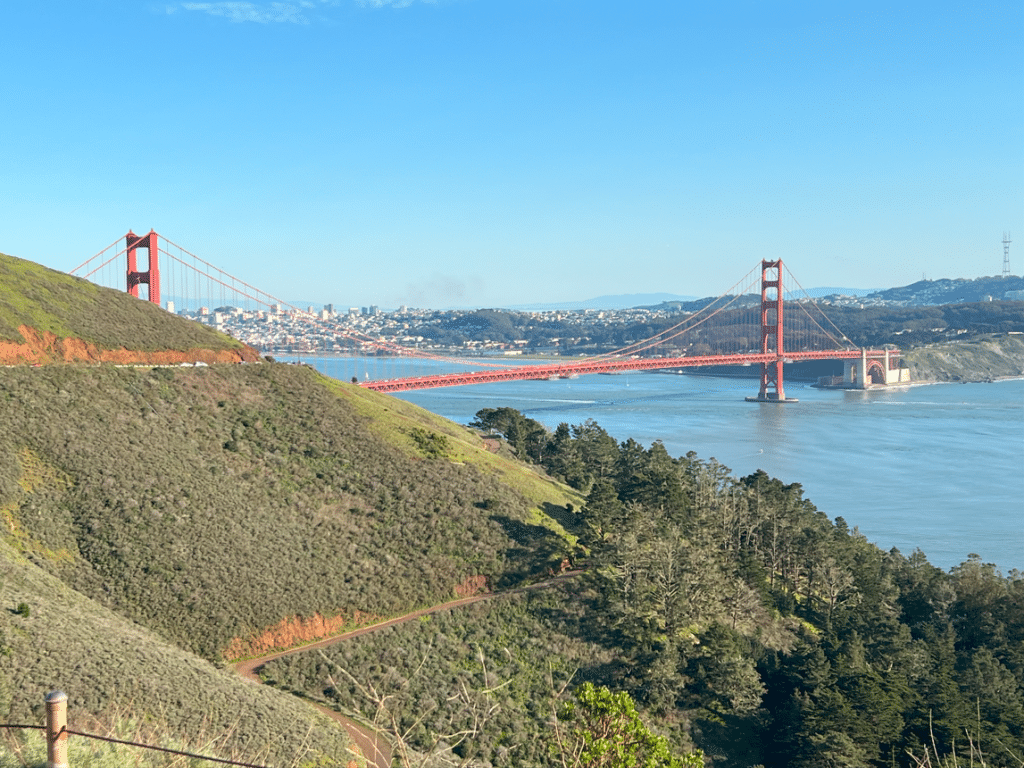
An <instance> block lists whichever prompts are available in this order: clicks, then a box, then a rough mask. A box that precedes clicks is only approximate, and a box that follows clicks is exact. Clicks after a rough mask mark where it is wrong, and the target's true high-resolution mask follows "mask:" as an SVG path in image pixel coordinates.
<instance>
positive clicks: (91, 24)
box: [0, 0, 1024, 307]
mask: <svg viewBox="0 0 1024 768" xmlns="http://www.w3.org/2000/svg"><path fill="white" fill-rule="evenodd" d="M0 21H2V23H0V41H2V42H3V45H2V46H0V61H2V62H3V72H4V74H3V75H0V77H2V78H3V92H4V94H5V102H6V106H7V110H6V114H7V117H6V119H5V121H4V122H3V123H2V124H0V160H2V161H3V168H4V172H3V174H0V201H2V202H3V206H4V210H5V211H6V216H5V217H4V219H5V220H4V227H3V230H2V231H3V235H2V237H0V251H3V252H5V253H10V254H11V255H14V256H19V257H21V258H27V259H31V260H33V261H37V262H40V263H43V264H45V265H47V266H49V267H52V268H55V269H61V270H69V269H71V268H72V267H74V266H75V265H76V264H78V263H80V262H81V261H83V260H85V259H86V258H88V257H89V256H91V255H92V254H93V253H95V252H96V251H98V250H99V249H101V248H103V247H104V246H105V245H107V244H108V243H109V242H110V241H111V240H112V239H113V238H115V237H117V236H118V235H120V234H121V233H123V232H125V231H127V230H128V229H129V228H131V229H133V230H134V231H135V232H137V233H141V232H146V231H148V230H149V229H150V228H153V229H156V230H157V231H158V232H161V233H162V234H164V235H166V236H168V237H170V238H172V239H173V240H174V241H176V242H178V243H180V244H182V245H183V246H185V247H187V248H188V249H189V250H191V251H193V252H194V253H197V254H199V255H200V256H202V257H203V258H204V259H207V260H209V261H211V262H213V263H215V264H216V265H217V266H219V267H221V268H223V269H225V270H226V271H228V272H229V273H231V274H234V275H237V276H239V277H242V278H244V279H246V280H248V281H249V282H252V283H253V284H255V285H258V286H261V287H265V288H267V289H268V290H272V292H273V293H274V294H275V295H277V296H280V297H282V298H285V299H289V300H292V299H294V300H299V301H310V302H315V303H328V302H331V303H335V304H337V305H339V306H341V305H345V306H362V305H368V304H377V305H380V306H399V305H402V304H405V305H409V306H435V307H452V306H467V307H468V306H517V305H526V304H531V303H533V304H544V303H555V302H563V303H565V302H572V301H581V302H582V301H585V300H587V299H592V298H594V297H597V296H604V295H619V294H642V293H661V292H664V293H672V294H679V295H694V296H707V295H717V294H718V293H720V292H721V291H723V290H725V289H726V288H728V286H729V285H730V284H731V283H732V282H733V280H735V279H737V278H739V277H740V275H742V274H744V273H745V272H747V271H748V270H749V269H750V268H752V267H753V266H754V265H755V264H757V262H758V261H759V260H760V259H762V258H767V259H775V258H780V257H781V258H783V259H785V260H786V262H787V265H788V266H789V267H790V269H791V270H792V271H793V272H794V273H795V274H796V275H798V276H799V279H800V281H801V282H802V283H803V284H804V285H806V286H809V287H813V286H845V287H848V288H854V289H880V288H888V287H893V286H897V285H907V284H910V283H913V282H916V281H918V280H920V279H922V277H925V276H926V277H927V278H931V279H938V278H957V277H965V278H975V277H980V276H986V275H998V274H999V273H1000V270H1001V268H1002V260H1003V246H1002V242H1001V241H1002V239H1003V234H1004V233H1005V232H1008V231H1009V232H1011V233H1012V232H1014V231H1017V232H1021V233H1024V78H1022V77H1021V66H1020V62H1021V61H1022V60H1024V11H1022V9H1021V7H1020V5H1019V3H1009V2H996V3H990V4H986V5H985V6H984V7H978V8H974V7H972V8H967V7H963V6H961V5H958V4H954V3H949V2H944V3H938V4H934V3H930V4H924V3H915V2H911V3H906V4H901V5H900V6H899V7H891V6H890V5H887V4H882V3H863V4H858V5H857V6H856V7H852V6H851V7H844V6H840V5H838V4H837V5H835V6H832V5H829V6H826V7H822V6H820V5H816V4H811V3H782V4H776V5H773V6H768V5H766V4H763V3H756V2H733V3H729V4H727V5H724V6H716V7H715V8H710V7H709V8H695V7H688V6H687V5H686V4H679V3H673V2H667V1H663V0H656V1H654V2H649V3H644V4H643V5H642V6H638V7H631V6H627V5H625V4H623V3H616V2H604V1H601V2H582V1H581V0H565V1H564V2H560V1H558V0H544V1H543V2H542V1H541V0H523V1H521V2H515V3H513V2H506V1H504V0H438V1H437V2H424V1H423V0H419V1H416V0H363V1H360V0H294V1H291V0H286V1H285V2H272V3H270V2H268V3H262V2H164V3H151V4H134V3H127V2H123V1H122V0H89V1H87V2H84V3H81V4H76V5H74V6H72V7H63V6H57V5H56V4H47V3H34V4H28V3H13V2H6V3H0ZM1010 259H1011V269H1012V271H1013V273H1014V274H1021V272H1024V257H1020V258H1017V257H1016V256H1015V255H1014V252H1013V251H1012V250H1011V254H1010Z"/></svg>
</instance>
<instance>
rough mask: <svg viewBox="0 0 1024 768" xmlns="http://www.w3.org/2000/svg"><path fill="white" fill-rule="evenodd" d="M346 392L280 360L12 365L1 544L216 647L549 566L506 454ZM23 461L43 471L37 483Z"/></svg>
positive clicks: (163, 627)
mask: <svg viewBox="0 0 1024 768" xmlns="http://www.w3.org/2000/svg"><path fill="white" fill-rule="evenodd" d="M355 389H356V388H353V387H348V386H344V385H338V386H337V387H336V388H333V389H332V388H330V387H328V386H325V384H324V381H323V379H321V378H320V377H319V376H318V375H317V374H316V373H315V372H313V371H311V370H309V369H307V368H304V367H299V366H288V365H277V364H273V365H272V364H262V365H258V366H256V365H253V366H238V365H219V366H210V367H208V368H198V369H191V368H190V369H177V368H173V369H171V368H160V369H155V370H152V371H150V370H146V369H120V368H114V367H107V366H103V367H98V368H92V369H87V368H80V367H71V366H59V367H58V366H50V367H45V368H37V369H31V368H22V369H17V368H8V369H3V371H2V372H0V401H3V402H5V403H6V407H5V408H4V409H3V410H2V411H0V435H3V438H2V440H0V493H2V495H0V508H3V509H7V510H9V515H10V520H11V521H12V522H13V526H12V527H11V528H10V530H12V533H11V535H10V537H9V541H10V542H11V543H12V544H13V545H16V546H18V547H19V549H21V551H23V552H25V554H26V555H27V556H28V557H30V558H31V559H32V561H33V562H35V563H37V564H38V565H40V566H41V567H43V568H45V569H46V570H48V571H49V572H51V573H53V574H55V575H58V576H59V577H60V578H62V579H63V580H65V581H66V582H67V583H68V584H69V585H71V586H73V587H74V588H75V589H77V590H79V591H81V592H82V593H83V594H86V595H88V596H90V597H93V598H94V599H97V600H100V601H102V602H103V604H104V605H107V606H110V607H112V608H114V609H115V610H117V611H119V612H120V613H122V614H123V615H125V616H126V617H128V618H130V619H131V620H133V621H137V622H139V623H140V624H142V625H144V626H147V627H149V628H151V629H154V630H155V631H157V632H159V633H160V634H161V635H162V636H163V637H164V638H166V639H168V640H170V641H172V642H175V643H178V644H179V645H181V646H182V647H183V648H187V649H189V650H192V651H194V652H196V653H199V654H201V655H203V656H205V657H207V658H210V659H218V658H220V657H221V655H222V654H223V653H224V651H225V649H226V648H227V647H228V646H229V644H230V643H231V642H232V639H233V638H238V639H240V640H243V641H244V640H247V639H249V638H251V637H254V636H256V635H258V634H259V633H260V632H261V631H262V630H264V629H265V628H267V627H271V626H274V625H277V624H278V623H280V622H282V621H283V620H287V619H291V618H292V617H295V616H299V617H312V616H314V615H317V614H319V615H320V616H327V617H332V616H337V615H339V614H343V615H346V616H352V615H353V614H354V613H355V612H356V611H359V612H362V613H363V614H375V615H392V614H397V613H401V612H403V611H406V610H409V609H412V608H415V607H419V606H422V605H426V604H431V603H436V602H443V601H444V600H446V599H450V597H451V596H452V595H453V590H454V587H455V586H456V585H458V584H460V583H462V582H463V581H465V580H466V579H467V578H469V577H474V576H478V575H483V576H486V577H488V578H490V579H492V580H493V581H494V582H495V583H496V582H498V581H501V580H502V579H503V578H504V576H505V574H510V577H509V578H512V576H511V575H512V574H514V575H515V576H514V577H515V578H524V577H529V576H531V575H534V572H535V569H539V572H540V573H541V574H542V573H544V572H546V569H547V568H548V566H547V564H546V560H542V559H539V558H538V555H537V553H536V552H535V551H534V550H533V540H534V538H536V537H540V538H541V539H542V540H544V541H546V540H547V538H548V537H550V536H555V537H556V538H557V534H555V533H553V532H552V531H551V529H547V528H543V527H542V526H539V525H536V524H535V522H534V521H538V518H539V517H541V513H539V512H538V511H537V508H536V504H537V502H536V501H535V500H534V498H527V497H525V496H524V495H523V493H521V492H520V490H518V488H512V487H510V486H509V485H507V484H505V483H503V482H502V480H501V477H502V476H501V475H500V474H495V473H492V472H491V471H489V468H490V466H491V463H492V462H493V463H496V464H507V462H504V461H502V460H500V459H498V458H497V457H494V456H492V455H490V454H488V453H487V452H486V451H485V450H483V449H482V448H481V447H478V446H473V447H470V446H469V444H468V443H467V442H466V440H467V439H468V438H469V437H470V435H468V433H466V431H465V430H462V435H463V436H462V437H461V438H457V435H458V434H459V432H458V428H457V427H455V425H451V424H450V423H444V426H442V425H441V424H440V422H441V420H440V419H437V417H432V416H430V415H429V414H424V412H423V411H421V410H419V409H416V408H415V407H414V406H410V405H408V404H403V405H402V406H401V413H400V414H397V413H396V414H395V415H391V413H389V412H387V411H385V410H384V409H385V408H392V409H393V410H395V411H397V410H398V408H399V407H398V406H393V405H391V403H392V402H393V401H392V400H391V399H390V398H386V397H383V396H381V395H378V394H376V393H367V392H365V391H364V390H358V391H353V390H355ZM350 398H351V399H350ZM364 412H365V413H366V414H367V415H364ZM418 414H424V415H423V416H422V417H420V416H418ZM371 416H372V417H373V418H371ZM416 418H422V421H420V422H417V421H415V419H416ZM386 423H391V424H394V425H395V428H394V430H393V431H392V432H391V433H389V434H388V435H387V436H386V439H382V436H381V434H380V433H379V432H377V431H375V430H378V429H382V426H381V425H382V424H386ZM435 425H436V426H435ZM444 430H449V431H450V432H451V433H450V434H446V433H445V431H444ZM410 434H412V435H414V436H418V438H419V442H420V444H421V446H422V447H421V448H419V449H416V450H413V449H412V445H413V444H414V443H413V440H416V437H414V438H413V440H410V437H409V435H410ZM25 450H28V451H29V452H30V455H31V456H34V457H37V458H38V461H34V462H33V463H32V464H31V466H30V467H29V465H27V464H25V462H24V461H23V460H21V459H20V458H19V457H21V456H22V455H23V453H24V451H25ZM423 451H427V452H429V453H430V455H432V456H438V457H440V456H445V457H452V458H455V457H458V458H460V459H463V460H462V461H459V462H458V463H456V462H455V461H436V460H431V461H424V460H423V458H422V457H423ZM477 456H478V457H479V463H475V461H474V460H472V459H473V457H477ZM26 467H29V468H36V467H39V468H43V467H45V468H49V469H47V470H46V471H45V472H43V470H42V469H33V471H34V472H35V473H36V475H38V477H39V478H41V479H40V480H38V481H33V482H32V483H29V484H26V483H24V482H23V480H24V477H25V473H26V471H27V470H26ZM506 471H508V473H509V474H510V475H512V474H514V475H516V476H522V475H523V474H524V473H523V472H522V470H521V469H519V468H515V472H514V473H513V472H512V471H511V470H506ZM525 474H528V475H530V477H533V478H535V480H536V481H537V482H536V483H533V484H529V482H528V481H527V480H519V481H518V482H519V485H520V487H522V488H523V489H524V490H526V491H527V492H529V493H530V494H531V495H534V496H535V498H536V496H541V497H542V498H544V499H545V503H547V504H550V505H551V506H555V504H556V503H557V502H558V501H560V499H559V494H560V493H561V492H560V491H558V489H557V488H556V487H555V486H554V485H553V484H551V483H550V482H546V483H545V482H544V481H541V479H540V478H538V477H537V476H536V475H533V473H525ZM33 476H35V475H33ZM46 478H50V479H48V480H47V479H46ZM19 483H21V484H19ZM545 494H546V495H545ZM561 498H562V499H564V498H565V496H564V495H562V496H561ZM485 499H490V500H493V502H494V504H495V508H494V511H492V510H483V509H481V508H480V506H478V505H479V504H480V503H481V502H482V501H484V500H485ZM552 502H554V503H552ZM562 503H564V502H562ZM508 521H512V522H514V523H516V524H517V525H519V528H518V529H517V532H516V535H515V536H512V535H510V533H509V522H508ZM552 525H553V526H554V525H555V524H554V523H552ZM556 527H557V526H556ZM14 531H17V532H20V533H21V534H23V535H22V536H20V538H19V537H18V536H15V534H14ZM524 535H525V539H524V538H523V536H524ZM563 545H564V541H563Z"/></svg>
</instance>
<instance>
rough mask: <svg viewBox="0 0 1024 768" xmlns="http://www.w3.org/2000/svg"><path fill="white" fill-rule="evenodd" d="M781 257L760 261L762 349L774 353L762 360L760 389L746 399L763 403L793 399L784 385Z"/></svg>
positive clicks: (766, 352) (790, 400) (785, 401)
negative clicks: (772, 356) (754, 395)
mask: <svg viewBox="0 0 1024 768" xmlns="http://www.w3.org/2000/svg"><path fill="white" fill-rule="evenodd" d="M782 305H783V292H782V259H779V260H778V261H762V262H761V353H762V354H764V355H768V354H773V355H774V356H775V359H774V360H772V361H771V362H763V363H761V389H760V391H759V392H758V395H757V397H748V398H747V400H750V401H753V402H760V403H787V402H789V403H792V402H796V401H795V400H792V399H789V398H787V397H786V392H785V390H784V389H783V386H782V364H783V359H784V356H783V349H782V347H783V344H782V338H783V335H784V328H785V327H784V324H783V321H782Z"/></svg>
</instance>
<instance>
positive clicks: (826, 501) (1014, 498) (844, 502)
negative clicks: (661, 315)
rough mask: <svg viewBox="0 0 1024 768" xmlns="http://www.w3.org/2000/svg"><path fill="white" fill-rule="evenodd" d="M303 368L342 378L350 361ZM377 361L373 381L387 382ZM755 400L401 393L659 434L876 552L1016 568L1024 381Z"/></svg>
mask: <svg viewBox="0 0 1024 768" xmlns="http://www.w3.org/2000/svg"><path fill="white" fill-rule="evenodd" d="M306 362H311V363H313V364H314V365H315V366H316V367H318V368H319V369H321V370H323V371H325V372H326V373H328V374H329V375H334V376H336V377H338V378H349V377H351V376H352V375H353V370H352V363H351V361H348V362H349V366H348V368H347V369H346V368H344V364H343V362H342V361H339V360H337V359H333V360H332V359H326V360H324V359H320V360H316V359H310V360H307V361H306ZM370 365H371V366H372V365H373V363H371V364H370ZM379 365H380V366H381V367H380V368H379V369H378V370H376V371H375V370H374V369H373V368H372V367H371V369H370V375H371V377H375V376H379V377H387V376H388V375H389V373H390V372H389V370H388V369H387V368H386V364H383V363H381V364H379ZM425 372H426V371H425V370H418V371H417V373H425ZM393 375H399V374H398V373H397V372H396V373H394V374H393ZM362 377H363V373H360V378H362ZM755 394H757V381H756V380H752V379H732V378H720V377H699V376H678V375H671V374H658V373H631V374H624V375H619V376H585V377H582V378H579V379H560V380H557V381H517V382H507V383H499V384H481V385H476V386H466V387H449V388H445V389H434V390H420V391H414V392H406V393H402V394H401V395H399V396H400V397H402V398H403V399H405V400H408V401H409V402H412V403H416V404H417V405H420V406H422V407H424V408H426V409H428V410H430V411H433V412H434V413H438V414H440V415H442V416H445V417H447V418H449V419H451V420H452V421H455V422H458V423H461V424H466V423H468V422H470V421H472V420H473V417H474V415H475V414H476V412H477V411H478V410H480V409H481V408H495V407H500V406H509V407H512V408H516V409H517V410H519V411H521V412H522V413H524V414H526V415H527V416H529V417H531V418H533V419H537V420H538V421H540V422H542V423H543V424H544V425H546V426H547V427H548V428H550V429H554V428H555V427H556V426H557V425H558V424H559V422H563V421H564V422H568V423H569V424H579V423H582V422H583V421H585V420H587V419H594V420H595V421H597V423H598V424H600V425H601V426H602V427H603V428H604V429H606V430H607V431H608V432H609V433H610V434H611V435H613V436H614V437H615V438H617V439H618V440H620V441H621V440H625V439H627V438H630V437H632V438H633V439H635V440H637V441H638V442H640V443H642V444H644V445H650V443H651V442H653V441H654V440H661V441H662V442H663V443H664V444H665V447H666V448H667V449H668V451H669V453H671V454H672V455H673V456H680V455H683V454H685V453H686V452H687V451H691V450H692V451H695V452H696V453H697V455H698V456H700V457H701V458H702V459H709V458H712V457H714V458H715V459H717V460H718V461H719V462H721V463H722V464H725V465H726V466H727V467H729V468H731V469H732V470H733V472H734V473H735V474H737V475H747V474H750V473H751V472H753V471H755V470H756V469H763V470H765V471H766V472H767V473H768V474H770V475H772V476H774V477H777V478H779V479H780V480H782V481H784V482H787V483H792V482H798V483H800V484H801V485H802V486H803V488H804V495H805V497H806V498H808V499H810V500H811V501H812V502H813V503H814V504H815V506H817V507H818V509H820V510H822V511H823V512H825V513H826V514H828V515H829V517H832V518H835V517H837V516H841V517H843V518H845V519H846V522H847V523H848V524H849V525H850V526H851V527H853V526H856V527H858V528H859V529H860V531H861V533H863V534H864V535H865V536H867V538H868V539H869V540H870V541H872V542H874V543H875V544H877V545H878V546H880V547H882V548H883V549H890V548H892V547H897V548H898V549H899V550H900V551H901V552H904V553H906V554H909V553H911V552H913V551H914V549H915V548H920V549H921V550H923V551H924V553H925V554H926V555H927V556H928V560H929V561H930V562H932V563H933V564H935V565H938V566H940V567H941V568H945V569H948V568H950V567H952V566H954V565H957V564H958V563H960V562H962V561H964V560H965V559H967V556H968V554H970V553H977V554H978V555H980V556H981V557H982V559H983V560H984V561H985V562H991V563H995V564H996V565H998V566H999V567H1000V568H1001V569H1002V570H1003V571H1004V573H1005V572H1008V571H1009V570H1010V569H1014V568H1016V569H1020V570H1024V380H1014V381H1003V382H997V383H994V384H936V385H930V386H916V387H910V388H907V389H897V390H888V391H871V392H844V391H823V390H818V389H814V388H812V387H810V386H807V385H805V384H802V383H799V382H792V381H787V383H786V394H787V396H789V397H796V398H799V400H800V402H798V403H787V404H784V405H777V404H776V405H771V404H760V403H747V402H744V400H743V398H744V397H745V396H748V395H755Z"/></svg>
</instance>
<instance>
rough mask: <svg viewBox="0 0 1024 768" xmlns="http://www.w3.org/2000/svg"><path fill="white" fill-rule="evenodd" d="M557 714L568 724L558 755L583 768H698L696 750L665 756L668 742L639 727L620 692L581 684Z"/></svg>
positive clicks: (700, 759) (699, 760)
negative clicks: (567, 730)
mask: <svg viewBox="0 0 1024 768" xmlns="http://www.w3.org/2000/svg"><path fill="white" fill-rule="evenodd" d="M573 699H574V700H573V701H571V702H568V703H567V704H565V706H563V707H562V709H561V711H560V712H559V713H558V719H559V721H561V722H564V723H570V724H571V729H570V731H569V733H568V734H567V737H560V738H559V739H558V742H559V743H558V747H559V753H560V756H561V757H562V758H563V759H566V758H568V759H567V762H568V764H570V765H578V766H581V768H582V767H584V766H585V767H586V768H703V766H704V758H703V755H702V753H701V752H700V751H697V752H693V753H691V754H688V755H686V756H684V757H682V758H680V757H676V756H674V755H672V754H671V753H670V752H669V746H668V742H667V741H666V740H665V738H664V737H662V736H656V735H655V734H653V733H651V731H650V730H649V729H648V728H647V726H645V725H644V724H643V721H641V719H640V715H639V714H638V713H637V711H636V705H635V704H634V702H633V700H632V699H631V698H630V696H629V694H628V693H626V692H625V691H620V692H618V693H613V692H612V691H611V690H609V689H608V688H606V687H605V686H595V685H594V684H593V683H584V684H583V685H581V686H579V687H578V688H577V689H576V690H575V691H574V693H573Z"/></svg>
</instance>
